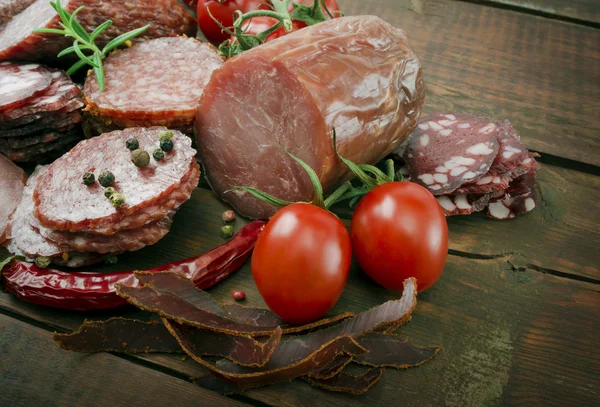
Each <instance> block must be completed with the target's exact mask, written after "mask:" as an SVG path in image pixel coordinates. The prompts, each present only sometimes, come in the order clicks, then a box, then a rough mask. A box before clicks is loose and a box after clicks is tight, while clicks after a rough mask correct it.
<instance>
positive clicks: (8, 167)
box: [0, 154, 27, 243]
mask: <svg viewBox="0 0 600 407" xmlns="http://www.w3.org/2000/svg"><path fill="white" fill-rule="evenodd" d="M0 174H2V176H1V177H0V243H2V242H3V241H4V240H5V238H6V228H7V226H8V219H9V217H10V215H12V213H13V212H14V211H15V209H16V208H17V206H18V205H19V202H21V197H22V196H23V188H24V187H25V182H26V180H27V174H25V171H23V170H22V169H21V168H19V167H17V166H16V165H15V164H13V162H12V161H10V160H9V159H8V158H6V157H5V156H4V155H2V154H0Z"/></svg>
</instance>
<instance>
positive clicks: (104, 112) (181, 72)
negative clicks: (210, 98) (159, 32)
mask: <svg viewBox="0 0 600 407" xmlns="http://www.w3.org/2000/svg"><path fill="white" fill-rule="evenodd" d="M222 64H223V59H222V58H221V57H220V56H219V55H218V53H217V51H216V50H215V49H214V47H212V46H211V45H210V44H208V43H202V42H200V41H198V40H196V39H195V38H186V37H175V38H158V39H155V40H151V41H146V42H143V43H140V44H136V45H135V46H133V47H131V48H129V49H126V50H124V51H121V52H118V53H116V54H114V55H111V56H110V57H108V58H107V59H106V60H105V61H104V71H105V76H106V82H105V90H104V91H103V92H102V91H100V89H99V87H98V81H97V80H96V77H95V75H90V76H88V78H87V79H86V81H85V85H84V87H83V92H84V95H85V102H86V105H87V106H86V109H85V110H86V115H85V120H86V125H85V128H86V131H89V132H90V134H89V135H90V136H93V135H96V134H102V133H106V132H107V131H112V130H116V129H123V128H128V127H150V126H166V127H168V128H170V129H177V130H179V131H181V132H183V133H185V134H188V135H192V134H193V123H194V121H195V115H196V110H197V108H198V104H199V101H200V97H201V96H202V93H203V92H204V88H205V87H206V84H207V83H208V81H209V79H210V76H211V74H212V72H213V71H214V70H215V69H217V68H219V67H220V66H221V65H222Z"/></svg>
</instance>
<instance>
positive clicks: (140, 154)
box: [131, 149, 150, 168]
mask: <svg viewBox="0 0 600 407" xmlns="http://www.w3.org/2000/svg"><path fill="white" fill-rule="evenodd" d="M131 161H132V162H133V163H134V164H135V166H136V167H138V168H144V167H146V166H147V165H148V164H150V154H148V152H147V151H146V150H142V149H137V150H135V151H132V152H131Z"/></svg>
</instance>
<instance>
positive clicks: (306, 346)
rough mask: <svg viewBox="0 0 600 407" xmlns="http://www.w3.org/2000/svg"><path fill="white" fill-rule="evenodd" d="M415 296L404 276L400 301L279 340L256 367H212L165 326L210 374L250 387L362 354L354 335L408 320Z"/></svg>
mask: <svg viewBox="0 0 600 407" xmlns="http://www.w3.org/2000/svg"><path fill="white" fill-rule="evenodd" d="M416 295H417V290H416V280H415V279H413V278H411V279H407V280H406V281H405V282H404V292H403V293H402V298H400V299H399V300H394V301H388V302H386V303H384V304H382V305H380V306H377V307H374V308H371V309H369V310H367V311H364V312H362V313H360V314H358V315H356V316H354V317H352V318H349V319H347V320H345V321H343V322H341V323H340V324H338V325H335V326H332V327H329V328H326V329H322V330H319V331H315V332H311V333H308V334H305V335H300V336H297V337H295V338H293V339H289V340H286V341H284V342H281V343H280V344H279V346H278V347H277V348H276V349H275V352H274V353H273V356H272V357H271V359H270V360H269V361H268V362H267V364H265V366H263V367H261V368H258V369H247V368H243V367H241V366H237V365H235V364H234V363H231V362H229V361H227V360H220V361H218V362H217V365H216V367H215V366H213V365H212V364H209V363H207V362H206V361H204V360H203V359H202V358H201V357H200V355H198V354H196V350H195V349H194V348H193V346H190V343H189V342H190V341H189V338H187V337H186V336H185V333H184V332H182V330H181V329H180V327H178V326H177V325H175V324H173V325H167V328H169V330H170V331H171V333H173V335H175V337H176V338H177V340H178V341H179V343H180V344H181V346H182V348H183V349H184V351H185V352H186V353H187V354H188V355H189V356H190V357H192V358H193V359H194V360H196V361H197V362H198V363H201V364H203V365H205V366H207V367H208V368H209V370H211V372H212V374H213V375H215V376H217V377H219V378H221V379H222V380H225V381H228V382H232V383H235V384H237V385H239V386H243V387H244V388H252V387H259V386H263V385H265V384H270V383H274V382H281V381H289V380H292V379H294V378H296V377H300V376H304V375H307V374H311V373H314V372H315V371H319V370H321V369H323V367H324V366H326V365H328V364H330V363H331V362H333V361H334V360H335V359H336V358H337V357H338V356H339V355H342V354H346V355H348V354H350V355H353V356H355V355H357V354H361V353H364V351H366V350H367V349H366V348H364V347H363V346H361V345H360V344H359V343H358V342H357V338H359V337H361V336H363V335H365V334H367V333H369V332H372V331H374V330H376V329H379V328H381V327H383V326H387V325H394V324H398V323H401V322H406V321H408V320H409V319H410V315H411V313H412V310H413V309H414V308H415V306H416Z"/></svg>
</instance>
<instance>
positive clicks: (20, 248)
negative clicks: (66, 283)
mask: <svg viewBox="0 0 600 407" xmlns="http://www.w3.org/2000/svg"><path fill="white" fill-rule="evenodd" d="M47 170H48V167H47V166H46V167H43V166H38V167H37V168H36V170H35V171H34V172H33V174H31V176H30V177H29V180H28V181H27V184H26V186H25V188H24V189H23V195H22V197H21V202H20V203H19V205H18V207H17V209H16V210H15V212H14V213H13V215H12V216H11V219H10V224H9V228H8V230H7V238H8V240H7V241H6V242H5V245H6V247H7V248H8V250H9V251H10V252H11V253H13V254H15V255H20V256H24V257H26V258H27V259H29V260H32V261H33V260H35V259H36V258H37V257H50V258H51V259H52V262H53V263H55V264H60V265H64V266H67V267H81V266H85V265H89V264H93V263H97V262H99V261H102V260H103V259H104V258H106V257H107V255H102V254H98V253H78V252H73V251H72V250H71V248H70V247H67V246H63V245H57V244H55V243H54V242H52V241H50V240H48V239H45V238H44V237H43V236H42V235H41V234H40V233H39V224H38V223H37V219H36V218H35V216H33V199H32V197H33V191H34V188H35V185H36V183H37V181H38V177H39V176H40V175H41V174H42V173H44V172H45V171H47ZM109 255H114V253H111V254H109Z"/></svg>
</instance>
